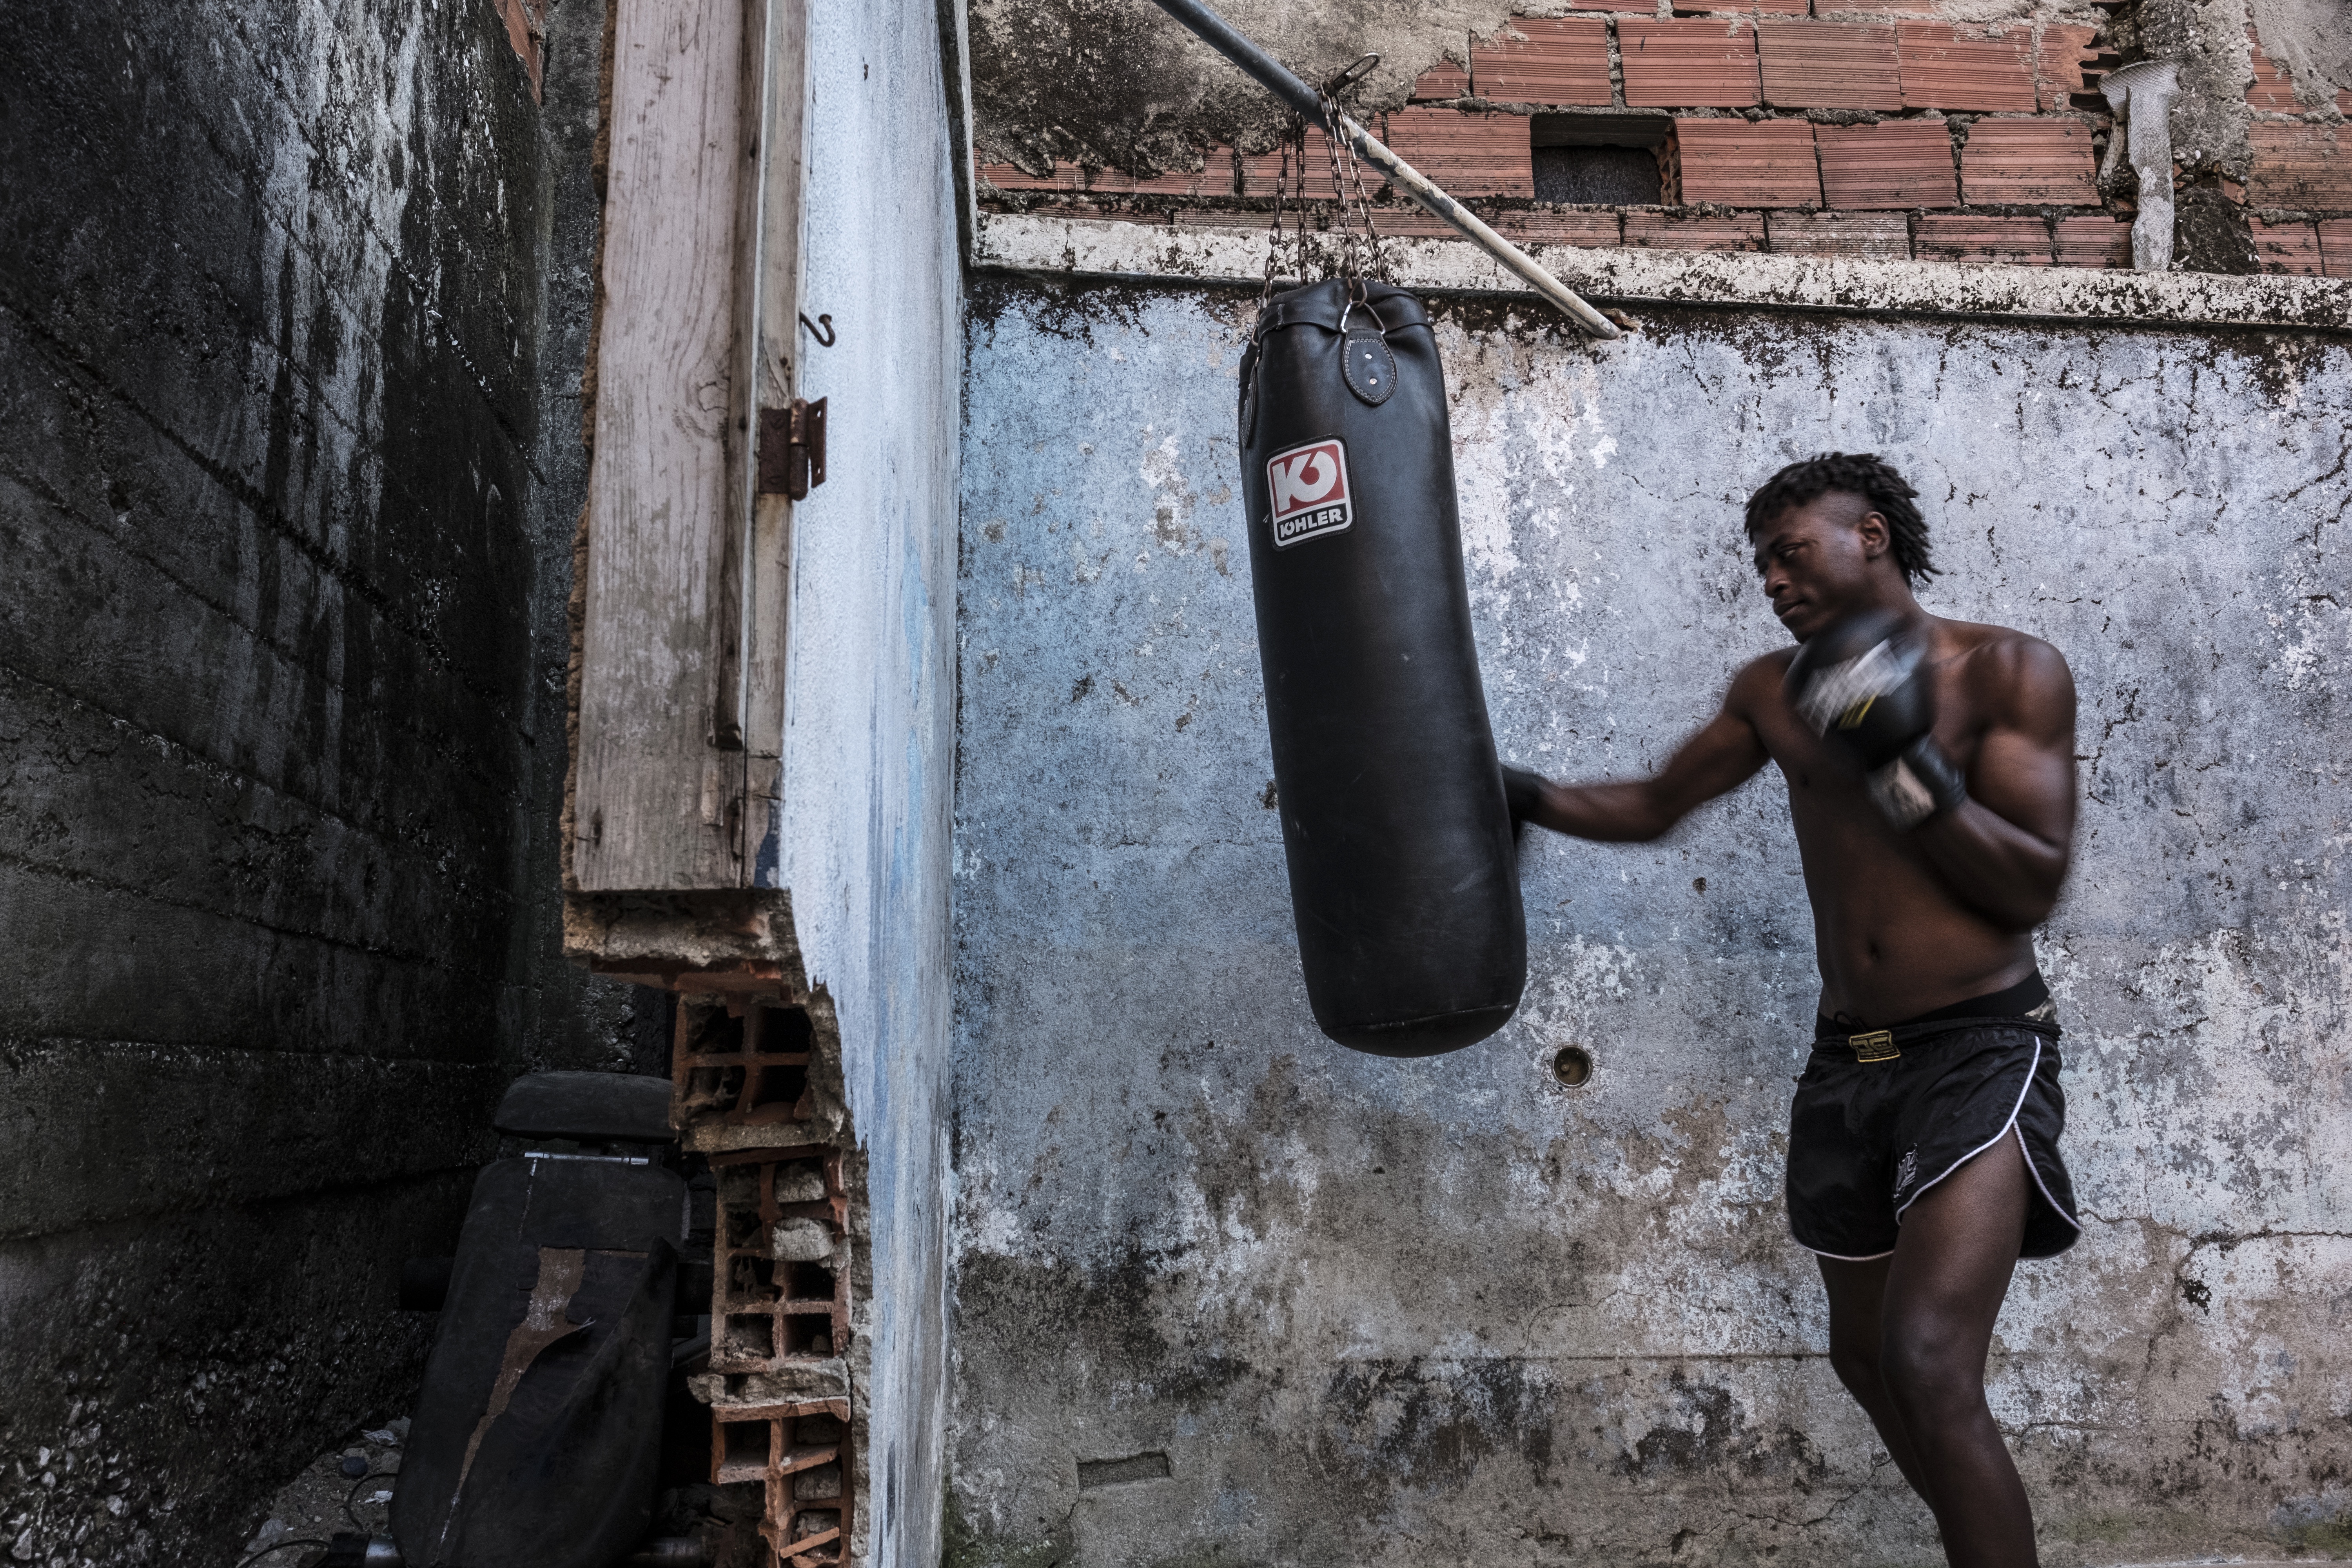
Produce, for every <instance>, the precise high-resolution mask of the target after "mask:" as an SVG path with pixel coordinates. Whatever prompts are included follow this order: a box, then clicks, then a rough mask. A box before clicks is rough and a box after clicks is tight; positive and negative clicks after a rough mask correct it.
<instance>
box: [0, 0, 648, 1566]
mask: <svg viewBox="0 0 2352 1568" xmlns="http://www.w3.org/2000/svg"><path fill="white" fill-rule="evenodd" d="M602 10H603V7H602V6H601V5H594V4H593V3H592V0H567V5H562V6H558V7H557V8H556V10H555V12H554V14H553V16H552V17H551V22H550V26H551V37H550V39H549V40H548V52H549V58H548V63H547V90H548V102H547V104H546V105H545V106H544V107H542V106H541V105H540V104H539V103H537V102H535V101H534V99H533V95H532V91H531V85H530V76H529V73H528V72H527V70H526V68H525V67H524V64H523V62H522V60H521V59H520V58H518V56H517V54H516V52H515V50H514V49H513V47H511V46H510V45H509V37H508V32H507V29H506V27H505V26H504V24H503V22H502V21H501V19H500V17H499V14H498V12H497V10H496V8H495V7H494V6H493V5H491V4H490V3H489V0H479V3H475V0H467V3H463V4H441V5H433V4H427V3H425V0H343V3H332V0H313V3H310V4H297V5H278V6H266V7H253V6H234V5H226V4H218V3H198V4H190V5H158V4H153V3H152V0H98V3H96V4H92V5H77V6H66V5H48V4H32V5H12V6H8V7H6V8H5V10H0V62H5V64H0V188H5V190H6V192H7V196H6V199H5V202H0V552H5V556H4V557H0V558H5V562H6V569H5V579H0V581H5V585H6V591H5V594H0V946H4V947H5V952H6V954H7V958H6V961H5V963H0V1386H5V1388H6V1389H7V1390H8V1396H7V1398H6V1400H5V1402H0V1522H5V1531H0V1552H8V1553H10V1554H11V1556H12V1558H13V1560H15V1561H18V1562H33V1563H52V1564H65V1563H104V1564H115V1563H142V1562H163V1561H174V1560H182V1559H184V1560H185V1561H189V1562H208V1563H209V1562H219V1561H226V1556H227V1553H228V1552H229V1551H230V1549H231V1547H232V1546H233V1545H234V1543H235V1542H236V1541H237V1540H241V1539H243V1536H244V1533H245V1532H246V1531H248V1530H249V1529H250V1528H251V1526H252V1525H253V1524H254V1523H255V1522H256V1521H257V1519H258V1517H259V1516H258V1513H257V1511H256V1510H257V1506H258V1505H259V1503H260V1502H261V1500H264V1499H266V1498H267V1496H268V1492H269V1491H270V1490H271V1489H272V1488H273V1487H274V1485H275V1483H276V1482H277V1481H278V1479H281V1478H282V1477H283V1476H285V1475H286V1474H288V1473H289V1472H290V1471H291V1470H293V1469H295V1468H299V1466H300V1465H301V1464H302V1463H303V1462H305V1461H307V1460H308V1459H309V1458H310V1456H311V1455H312V1454H314V1453H315V1452H316V1451H317V1449H318V1448H319V1447H320V1446H321V1445H322V1444H324V1443H326V1442H329V1441H331V1440H332V1439H334V1438H335V1437H336V1436H339V1435H340V1434H341V1432H343V1431H345V1430H347V1429H348V1428H349V1427H350V1426H352V1424H353V1423H355V1422H358V1421H360V1420H362V1419H373V1418H382V1417H383V1416H385V1415H392V1414H395V1413H397V1411H399V1410H400V1409H402V1408H404V1405H405V1401H406V1399H407V1397H408V1394H409V1392H410V1390H411V1388H412V1387H413V1382H414V1377H415V1370H416V1367H417V1364H418V1361H419V1358H420V1356H421V1352H422V1350H423V1346H424V1334H425V1323H424V1322H423V1321H413V1320H403V1319H402V1318H401V1317H400V1316H399V1315H398V1314H397V1313H396V1312H395V1311H394V1308H393V1290H394V1279H395V1278H396V1275H397V1271H398V1268H399V1264H400V1260H401V1258H403V1257H404V1255H406V1254H407V1253H409V1252H412V1251H441V1250H446V1248H447V1247H448V1246H449V1244H450V1242H451V1240H452V1239H453V1236H454V1228H455V1224H456V1221H457V1216H458V1215H459V1213H460V1211H461V1207H462V1205H463V1201H464V1198H465V1194H466V1192H467V1186H468V1184H469V1183H470V1180H471V1175H472V1170H471V1167H472V1166H473V1164H474V1163H476V1162H477V1161H478V1159H479V1158H480V1157H481V1156H482V1153H483V1152H484V1149H485V1138H484V1127H485V1121H486V1119H487V1116H488V1110H489V1108H490V1106H491V1104H492V1103H493V1102H494V1100H495V1097H496V1095H497V1093H498V1092H499V1089H501V1088H502V1087H503V1086H504V1084H505V1083H506V1082H507V1080H508V1079H510V1078H511V1077H512V1076H513V1075H514V1074H515V1073H516V1072H518V1071H520V1070H521V1068H523V1067H524V1066H526V1065H552V1066H604V1065H626V1064H627V1063H628V1062H629V1061H630V1059H631V1057H632V1054H633V1052H636V1051H637V1050H638V1047H639V1043H640V1040H641V1039H642V1037H644V1036H645V1035H646V1033H647V1032H648V1027H649V1026H651V1025H652V1023H653V1022H654V1011H655V1010H654V1009H653V1008H650V1007H644V1006H641V1005H639V1004H638V1003H637V1002H636V1001H635V999H634V998H633V997H632V996H631V995H630V994H629V993H627V992H626V991H625V989H623V988H617V987H609V986H598V985H594V984H591V983H588V982H586V981H585V980H583V979H582V978H579V977H577V976H575V975H574V974H573V973H571V972H569V971H566V970H564V969H562V967H561V966H559V965H556V964H554V963H553V962H552V957H551V955H552V952H553V943H554V931H553V921H554V908H553V905H552V902H551V899H552V896H553V894H554V891H555V880H554V875H553V870H552V866H553V858H552V857H553V847H552V843H551V837H552V834H551V826H552V821H553V814H552V810H551V807H550V805H549V804H548V803H549V800H550V799H551V791H552V790H553V789H554V788H555V787H556V786H557V785H558V784H560V779H561V773H562V748H563V735H562V659H563V642H562V597H563V591H564V574H565V571H566V569H567V565H568V557H569V546H570V537H571V531H572V521H573V519H574V517H575V516H576V514H577V510H578V507H579V476H580V472H581V465H580V460H579V457H578V422H577V403H576V401H575V400H574V397H573V395H574V393H575V391H576V386H575V384H576V380H577V374H578V363H579V354H580V345H581V343H582V342H583V328H584V323H585V306H586V300H587V280H588V276H589V274H588V266H589V258H590V256H591V254H592V253H593V207H592V205H591V191H590V184H589V171H588V144H589V140H590V137H591V136H592V134H593V111H594V100H595V85H596V83H595V71H596V64H597V56H598V47H599V41H600V35H601V27H602ZM641 1014H642V1015H644V1016H640V1015H641Z"/></svg>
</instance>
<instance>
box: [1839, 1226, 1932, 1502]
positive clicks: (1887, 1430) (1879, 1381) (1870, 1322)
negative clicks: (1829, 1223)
mask: <svg viewBox="0 0 2352 1568" xmlns="http://www.w3.org/2000/svg"><path fill="white" fill-rule="evenodd" d="M1819 1261H1820V1263H1821V1266H1822V1286H1823V1288H1824V1289H1827V1290H1828V1291H1829V1297H1830V1366H1831V1368H1832V1370H1834V1371H1835V1372H1836V1373H1837V1374H1838V1381H1839V1382H1840V1383H1843V1384H1845V1391H1846V1392H1847V1393H1848V1394H1853V1399H1854V1403H1855V1404H1857V1405H1861V1406H1862V1408H1863V1411H1864V1414H1865V1415H1868V1416H1869V1417H1870V1424H1871V1425H1872V1426H1875V1427H1877V1428H1878V1440H1879V1441H1880V1442H1882V1443H1884V1444H1885V1445H1886V1451H1887V1452H1888V1453H1889V1454H1892V1455H1893V1456H1894V1457H1895V1468H1897V1469H1899V1470H1901V1471H1902V1472H1903V1479H1905V1480H1906V1481H1909V1482H1910V1483H1911V1489H1912V1490H1913V1491H1915V1492H1917V1493H1918V1494H1919V1495H1920V1497H1922V1498H1925V1497H1926V1496H1927V1481H1926V1480H1925V1479H1924V1478H1922V1477H1921V1475H1920V1473H1919V1460H1918V1458H1917V1456H1916V1455H1915V1454H1913V1452H1912V1451H1911V1439H1910V1437H1909V1436H1907V1435H1906V1433H1905V1432H1904V1430H1903V1422H1902V1420H1901V1418H1900V1417H1898V1416H1897V1415H1895V1405H1894V1402H1893V1401H1892V1400H1891V1399H1890V1398H1888V1396H1887V1393H1886V1382H1885V1377H1884V1376H1883V1375H1882V1374H1881V1372H1880V1367H1879V1343H1878V1326H1879V1319H1880V1317H1881V1315H1882V1313H1883V1310H1884V1307H1885V1299H1886V1271H1887V1269H1888V1268H1890V1267H1892V1266H1893V1264H1894V1262H1895V1259H1894V1258H1871V1259H1869V1260H1868V1261H1867V1262H1863V1263H1849V1262H1846V1261H1844V1260H1843V1259H1841V1258H1822V1259H1820V1260H1819Z"/></svg>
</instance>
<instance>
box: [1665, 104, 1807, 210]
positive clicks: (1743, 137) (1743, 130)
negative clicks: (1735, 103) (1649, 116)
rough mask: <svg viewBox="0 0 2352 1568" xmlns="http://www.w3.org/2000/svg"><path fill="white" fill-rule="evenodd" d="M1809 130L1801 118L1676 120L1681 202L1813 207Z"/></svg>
mask: <svg viewBox="0 0 2352 1568" xmlns="http://www.w3.org/2000/svg"><path fill="white" fill-rule="evenodd" d="M1812 130H1813V128H1812V127H1811V126H1810V125H1808V124H1806V123H1805V122H1804V121H1801V120H1759V121H1754V122H1752V123H1751V122H1750V121H1745V120H1728V119H1727V120H1677V121H1675V145H1676V148H1677V150H1678V152H1679V154H1680V162H1681V164H1682V199H1683V200H1684V201H1686V202H1722V203H1724V204H1725V205H1732V204H1734V203H1736V204H1738V205H1741V206H1762V207H1817V206H1820V205H1822V181H1821V172H1820V165H1819V164H1818V163H1816V162H1815V161H1814V157H1813V137H1812Z"/></svg>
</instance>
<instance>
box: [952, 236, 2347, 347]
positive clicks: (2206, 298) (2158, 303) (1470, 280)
mask: <svg viewBox="0 0 2352 1568" xmlns="http://www.w3.org/2000/svg"><path fill="white" fill-rule="evenodd" d="M980 225H981V227H980V243H979V247H978V252H977V256H976V258H975V259H976V261H977V264H978V265H979V266H980V267H981V268H983V269H985V270H991V271H1003V272H1039V273H1056V274H1061V275H1064V276H1068V277H1076V278H1103V279H1124V280H1128V281H1132V282H1147V283H1162V284H1166V283H1177V284H1185V283H1190V284H1200V283H1220V284H1241V285H1245V286H1248V287H1251V288H1255V287H1256V286H1257V284H1258V282H1259V280H1260V279H1262V278H1263V277H1264V275H1265V244H1266V242H1265V236H1264V235H1263V234H1251V233H1244V232H1237V231H1233V230H1218V229H1181V228H1168V227H1161V226H1155V225H1148V224H1137V223H1112V222H1103V221H1099V220H1093V219H1086V218H1067V217H1037V216H1028V215H1024V214H1010V213H982V215H981V216H980ZM1389 245H1390V255H1391V258H1392V259H1393V261H1394V263H1395V272H1396V280H1397V282H1399V283H1400V284H1402V285H1404V286H1405V287H1408V288H1412V289H1423V290H1426V291H1429V292H1433V293H1443V294H1467V295H1498V296H1500V295H1517V296H1519V297H1521V298H1523V299H1525V300H1528V302H1529V303H1530V304H1538V303H1540V301H1539V300H1538V298H1537V296H1536V295H1535V294H1534V293H1533V292H1532V291H1530V290H1529V289H1527V288H1526V287H1525V286H1524V285H1522V284H1521V283H1520V282H1519V281H1518V279H1517V278H1515V277H1513V276H1512V275H1511V274H1510V273H1508V272H1506V271H1505V270H1504V269H1503V268H1502V267H1501V265H1500V264H1498V263H1497V262H1496V261H1495V260H1494V259H1493V258H1490V257H1488V256H1487V255H1486V253H1485V252H1484V251H1482V250H1480V249H1478V248H1477V247H1475V246H1473V245H1472V244H1470V242H1469V241H1467V240H1462V239H1396V240H1391V241H1390V242H1389ZM1527 249H1528V254H1530V255H1532V256H1533V257H1535V258H1536V259H1537V260H1538V261H1540V262H1542V263H1543V264H1544V265H1545V266H1546V267H1548V268H1550V269H1551V270H1552V272H1553V273H1554V274H1555V275H1556V276H1558V277H1559V279H1561V280H1562V281H1563V282H1565V283H1567V284H1568V286H1569V287H1570V288H1571V289H1576V290H1577V291H1578V292H1579V293H1581V294H1583V295H1585V296H1586V297H1588V298H1590V299H1592V300H1597V301H1600V302H1602V303H1606V304H1623V305H1629V306H1631V305H1642V304H1678V305H1751V306H1758V307H1762V308H1767V309H1771V310H1834V311H1853V312H1864V311H1867V312H1870V313H1873V314H1884V315H1908V316H1967V317H1990V318H1997V319H2000V320H2002V321H2015V320H2018V319H2021V318H2023V319H2035V320H2048V321H2112V322H2116V323H2121V324H2133V325H2137V324H2165V325H2179V326H2246V327H2265V328H2270V329H2273V330H2284V331H2323V332H2341V331H2352V281H2347V280H2344V279H2329V278H2284V277H2256V278H2242V277H2229V276H2224V275H2222V274H2219V273H2210V272H2106V271H2098V270H2095V269H2093V268H2050V267H2001V266H1994V265H1990V264H1980V263H1975V262H1939V261H1855V260H1847V259H1843V258H1816V257H1801V256H1765V255H1759V254H1754V253H1747V252H1740V253H1733V252H1709V251H1673V250H1583V249H1579V248H1577V247H1573V246H1565V245H1531V246H1528V247H1527Z"/></svg>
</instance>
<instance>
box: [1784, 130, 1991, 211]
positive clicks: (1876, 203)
mask: <svg viewBox="0 0 2352 1568" xmlns="http://www.w3.org/2000/svg"><path fill="white" fill-rule="evenodd" d="M1813 130H1814V133H1815V140H1816V141H1817V142H1819V143H1820V146H1821V152H1822V197H1823V198H1824V200H1823V205H1827V206H1829V207H1832V208H1836V209H1840V210H1852V211H1869V210H1872V209H1881V210H1884V209H1885V208H1889V207H1956V206H1958V205H1960V196H1959V189H1958V184H1956V183H1955V181H1954V179H1953V176H1952V137H1951V132H1949V131H1948V129H1946V127H1945V125H1944V122H1943V121H1939V120H1889V121H1882V122H1881V123H1879V124H1876V125H1820V126H1815V127H1814V128H1813Z"/></svg>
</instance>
